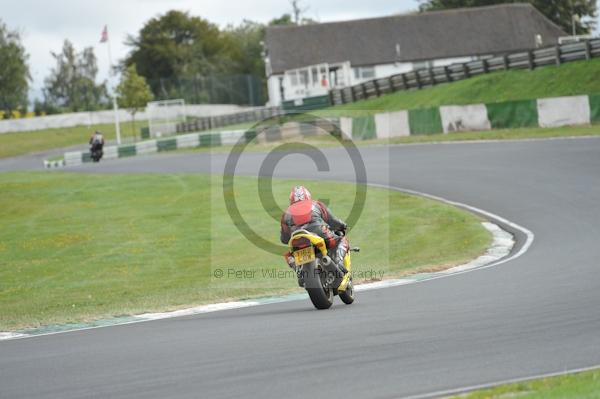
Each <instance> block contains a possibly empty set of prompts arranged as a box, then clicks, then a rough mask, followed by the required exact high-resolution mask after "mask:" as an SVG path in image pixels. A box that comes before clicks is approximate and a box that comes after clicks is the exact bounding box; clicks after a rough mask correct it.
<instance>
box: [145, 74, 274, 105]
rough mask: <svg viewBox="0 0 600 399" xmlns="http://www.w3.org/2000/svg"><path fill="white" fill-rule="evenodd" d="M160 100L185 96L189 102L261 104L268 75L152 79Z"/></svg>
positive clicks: (264, 99) (156, 94)
mask: <svg viewBox="0 0 600 399" xmlns="http://www.w3.org/2000/svg"><path fill="white" fill-rule="evenodd" d="M148 84H149V85H150V87H152V91H153V92H154V95H155V99H156V100H169V99H172V98H181V99H183V100H185V102H186V103H187V104H238V105H252V106H260V105H263V104H264V103H265V102H266V101H267V98H266V87H265V81H264V79H262V78H260V77H257V76H254V75H225V76H218V75H213V76H200V75H198V76H195V77H191V78H178V77H173V78H160V79H151V80H149V81H148Z"/></svg>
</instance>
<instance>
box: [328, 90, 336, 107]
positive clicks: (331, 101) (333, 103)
mask: <svg viewBox="0 0 600 399" xmlns="http://www.w3.org/2000/svg"><path fill="white" fill-rule="evenodd" d="M329 102H330V103H331V105H335V98H334V97H333V90H329Z"/></svg>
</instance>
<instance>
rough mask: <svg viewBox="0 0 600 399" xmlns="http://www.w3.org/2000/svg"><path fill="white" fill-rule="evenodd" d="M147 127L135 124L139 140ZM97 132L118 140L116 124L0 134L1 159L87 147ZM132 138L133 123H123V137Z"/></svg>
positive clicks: (143, 124) (141, 123)
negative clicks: (77, 146)
mask: <svg viewBox="0 0 600 399" xmlns="http://www.w3.org/2000/svg"><path fill="white" fill-rule="evenodd" d="M147 125H148V123H147V122H146V121H140V122H136V123H135V126H136V131H137V136H136V137H137V139H139V129H140V128H141V127H145V126H147ZM96 130H100V131H101V132H102V133H103V134H104V138H105V139H106V140H114V139H116V133H115V125H114V123H113V124H100V125H91V126H74V127H65V128H56V129H44V130H36V131H31V132H17V133H3V134H0V158H8V157H14V156H17V155H23V154H29V153H32V152H38V151H45V150H51V149H54V148H64V147H69V146H74V145H81V144H84V145H85V144H87V142H88V140H89V139H90V136H91V134H92V133H93V132H94V131H96ZM132 136H133V133H132V130H131V123H130V122H123V123H121V137H122V138H124V139H132Z"/></svg>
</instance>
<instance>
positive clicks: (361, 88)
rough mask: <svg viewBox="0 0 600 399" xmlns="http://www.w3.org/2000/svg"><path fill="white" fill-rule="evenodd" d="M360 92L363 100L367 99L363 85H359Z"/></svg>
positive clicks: (365, 88)
mask: <svg viewBox="0 0 600 399" xmlns="http://www.w3.org/2000/svg"><path fill="white" fill-rule="evenodd" d="M360 91H362V95H363V100H366V99H367V87H366V85H365V84H364V83H361V84H360Z"/></svg>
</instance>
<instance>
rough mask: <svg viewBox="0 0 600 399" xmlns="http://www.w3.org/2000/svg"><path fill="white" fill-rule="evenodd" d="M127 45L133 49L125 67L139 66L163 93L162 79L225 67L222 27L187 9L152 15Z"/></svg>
mask: <svg viewBox="0 0 600 399" xmlns="http://www.w3.org/2000/svg"><path fill="white" fill-rule="evenodd" d="M126 44H127V45H128V46H130V47H131V48H132V50H131V52H130V53H129V55H128V56H127V57H126V59H125V61H124V66H125V67H128V66H131V65H133V64H135V65H137V71H138V72H139V74H140V75H142V76H144V77H145V78H146V79H147V80H148V82H149V84H150V87H151V88H152V91H153V92H154V93H155V94H158V93H159V92H160V89H161V87H160V79H171V78H182V77H192V76H195V75H197V74H210V73H214V72H215V71H218V70H219V68H220V67H223V66H224V63H223V62H221V60H222V55H223V52H222V50H223V48H224V44H225V43H224V41H223V37H222V35H221V32H220V31H219V28H218V27H217V26H216V25H214V24H212V23H210V22H208V21H206V20H204V19H202V18H200V17H192V16H190V15H189V14H188V13H187V12H181V11H169V12H167V13H166V14H164V15H162V16H159V17H156V18H152V19H151V20H150V21H148V22H147V23H146V24H145V25H144V26H143V27H142V29H141V30H140V32H139V34H138V36H137V37H133V36H129V37H128V38H127V41H126Z"/></svg>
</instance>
